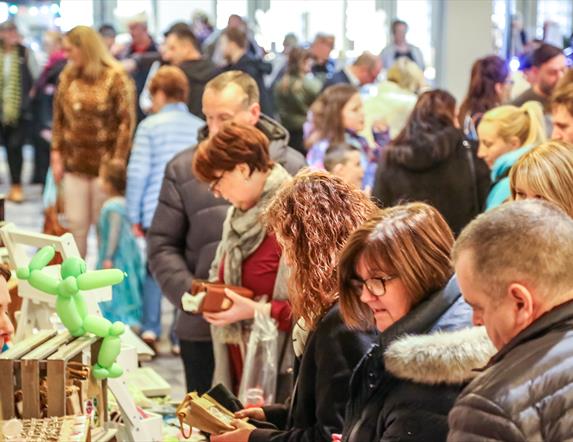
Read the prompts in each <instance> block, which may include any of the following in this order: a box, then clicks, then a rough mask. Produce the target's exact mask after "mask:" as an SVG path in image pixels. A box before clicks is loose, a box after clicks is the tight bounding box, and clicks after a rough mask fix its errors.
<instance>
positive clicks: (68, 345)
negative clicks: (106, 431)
mask: <svg viewBox="0 0 573 442" xmlns="http://www.w3.org/2000/svg"><path fill="white" fill-rule="evenodd" d="M100 342H101V340H100V339H99V338H97V337H95V336H82V337H80V338H74V337H73V336H71V335H70V334H69V333H68V332H62V333H57V332H56V331H55V330H44V331H42V332H40V333H38V334H36V335H34V336H32V337H29V338H27V339H25V340H23V341H22V342H20V343H19V344H17V345H14V347H12V348H11V349H10V350H8V351H6V352H4V353H2V354H0V405H1V407H2V417H3V419H11V418H13V417H16V416H17V415H19V417H21V418H23V419H30V418H41V417H43V416H42V410H41V401H40V381H41V379H43V378H45V379H46V383H47V389H48V394H47V417H59V416H66V415H67V414H70V410H69V409H68V407H67V402H66V401H67V399H66V385H68V379H67V376H68V364H69V363H70V362H76V363H80V364H82V365H84V366H90V365H91V361H92V360H95V359H96V357H97V352H98V351H99V347H100ZM97 382H98V387H99V388H98V389H99V391H100V396H101V400H102V402H103V403H102V404H100V405H101V407H100V410H102V414H103V415H102V416H100V419H101V422H102V424H103V423H105V422H107V397H106V391H107V385H106V381H97ZM18 389H19V390H21V392H22V408H21V410H16V406H15V393H16V391H17V390H18ZM85 389H86V390H87V382H86V387H85ZM87 396H88V393H87V391H80V394H79V397H80V398H81V399H82V400H83V399H88V397H87ZM80 405H81V404H80ZM17 411H19V413H17Z"/></svg>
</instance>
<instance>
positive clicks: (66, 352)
mask: <svg viewBox="0 0 573 442" xmlns="http://www.w3.org/2000/svg"><path fill="white" fill-rule="evenodd" d="M98 339H100V338H98V337H97V336H89V335H86V336H81V337H79V338H78V339H76V340H75V341H72V342H71V343H69V344H67V345H64V346H63V347H62V348H60V349H59V350H58V351H57V352H56V353H54V354H53V355H52V356H50V357H49V358H48V360H56V359H61V360H64V361H67V360H69V359H71V358H73V357H74V356H75V355H77V354H78V353H79V352H80V351H82V350H85V349H86V348H88V347H89V346H90V345H92V344H93V343H94V342H96V341H97V340H98Z"/></svg>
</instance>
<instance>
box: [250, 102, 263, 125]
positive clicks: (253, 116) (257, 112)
mask: <svg viewBox="0 0 573 442" xmlns="http://www.w3.org/2000/svg"><path fill="white" fill-rule="evenodd" d="M260 117H261V105H260V104H259V103H253V104H251V105H250V106H249V123H251V124H252V125H253V126H254V125H255V124H257V123H258V121H259V118H260Z"/></svg>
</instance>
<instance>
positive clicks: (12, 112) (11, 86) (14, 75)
mask: <svg viewBox="0 0 573 442" xmlns="http://www.w3.org/2000/svg"><path fill="white" fill-rule="evenodd" d="M7 57H11V60H10V73H9V74H8V78H6V77H5V74H4V62H5V61H6V58H7ZM20 83H21V78H20V57H19V54H18V48H15V49H13V50H12V51H11V52H4V48H3V47H2V46H1V45H0V94H2V95H1V96H2V100H1V103H2V104H1V108H2V117H1V121H2V124H4V125H15V124H16V123H17V122H18V119H19V118H20V105H21V104H22V90H21V89H22V88H21V84H20Z"/></svg>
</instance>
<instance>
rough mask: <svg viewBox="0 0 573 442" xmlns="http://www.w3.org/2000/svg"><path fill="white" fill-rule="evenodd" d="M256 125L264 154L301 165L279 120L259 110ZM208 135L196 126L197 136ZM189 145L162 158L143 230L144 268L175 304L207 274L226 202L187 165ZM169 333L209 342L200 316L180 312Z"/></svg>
mask: <svg viewBox="0 0 573 442" xmlns="http://www.w3.org/2000/svg"><path fill="white" fill-rule="evenodd" d="M256 127H257V128H258V129H259V130H261V132H263V133H264V134H265V135H266V136H267V138H268V139H269V140H270V145H269V149H270V155H271V158H272V159H273V160H274V161H276V162H277V163H279V164H281V165H282V166H283V167H284V168H285V169H286V170H287V171H288V172H289V173H291V174H296V172H298V171H299V170H300V169H301V168H302V167H304V166H305V160H304V157H303V156H302V155H301V154H300V153H298V152H297V151H295V150H294V149H292V148H290V147H288V132H287V131H286V129H285V128H284V127H282V126H281V125H280V124H279V123H277V122H276V121H274V120H272V119H271V118H269V117H267V116H265V115H261V118H260V120H259V122H258V123H257V125H256ZM207 135H208V129H207V126H205V127H203V129H201V130H200V131H199V141H202V140H204V139H205V138H206V137H207ZM194 151H195V147H191V148H189V149H186V150H184V151H182V152H180V153H179V154H177V155H176V156H175V157H173V159H172V160H171V161H170V162H169V163H167V166H166V167H165V176H164V178H163V184H162V185H161V192H160V194H159V203H158V205H157V209H156V210H155V214H154V216H153V221H152V223H151V227H150V229H149V231H148V232H147V257H148V262H149V267H150V269H151V272H152V274H153V276H154V277H155V279H156V281H157V282H158V284H159V286H160V288H161V291H162V292H163V294H164V295H165V296H167V298H168V299H169V300H170V301H171V303H172V304H173V305H175V306H176V307H178V308H181V297H182V296H183V294H184V293H185V292H186V291H188V290H189V289H190V288H191V281H192V280H193V278H200V279H207V278H208V275H209V267H210V266H211V262H212V261H213V258H214V257H215V251H216V249H217V244H218V243H219V241H220V239H221V234H222V231H223V221H224V220H225V215H226V213H227V209H228V207H229V205H228V203H227V202H226V201H225V200H223V199H221V198H215V197H214V196H213V195H212V193H211V192H209V190H208V186H207V185H206V184H204V183H201V182H199V181H198V180H197V179H196V178H195V176H194V175H193V172H192V170H191V164H192V159H193V153H194ZM175 332H176V334H177V336H178V337H179V338H180V339H183V340H187V341H209V340H211V335H210V332H209V325H208V323H207V322H206V321H205V320H204V319H203V317H202V316H200V315H191V314H188V313H186V312H183V311H181V314H180V315H179V318H178V320H177V324H176V326H175Z"/></svg>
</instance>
